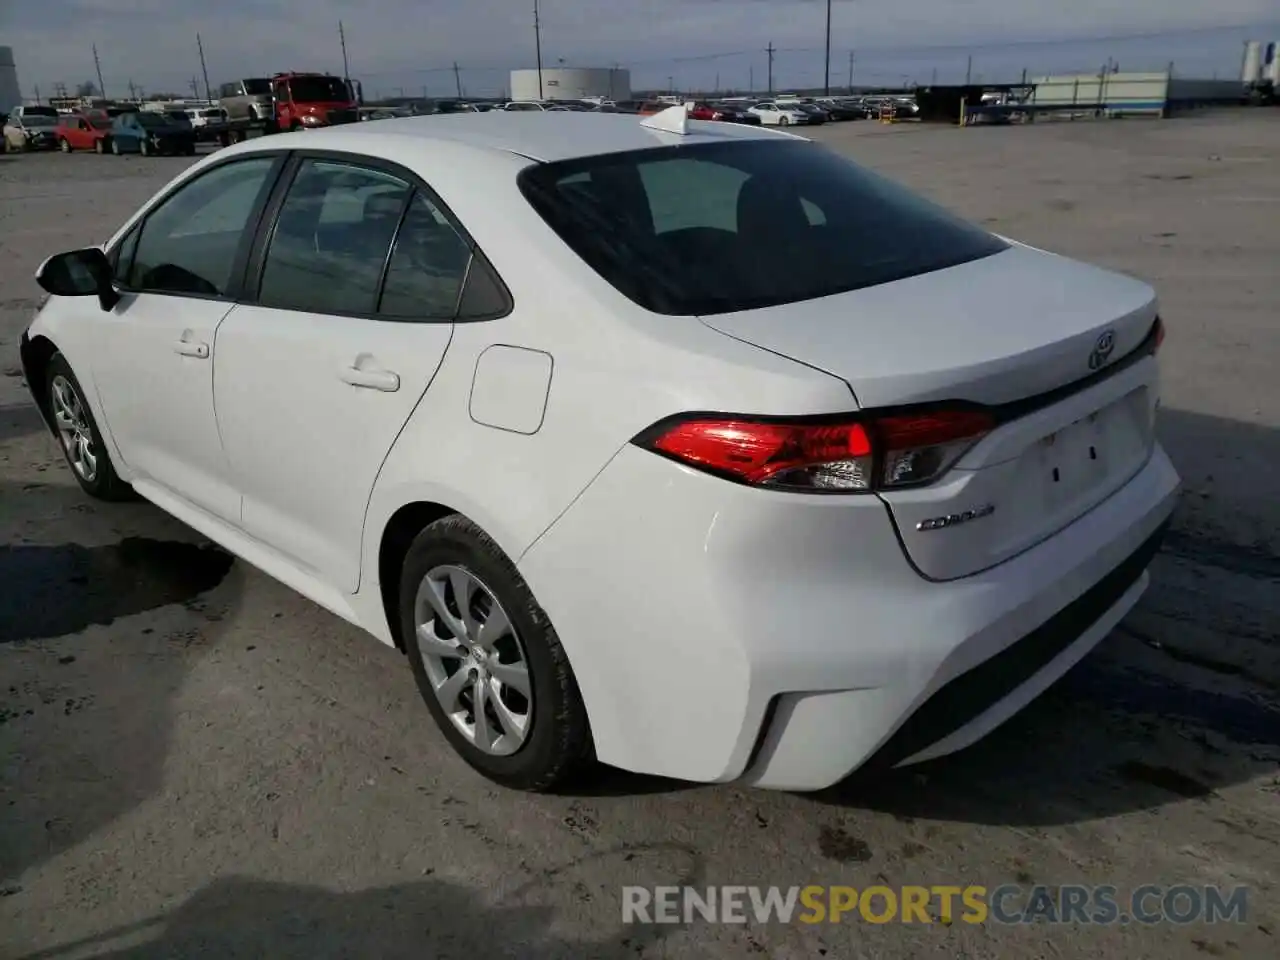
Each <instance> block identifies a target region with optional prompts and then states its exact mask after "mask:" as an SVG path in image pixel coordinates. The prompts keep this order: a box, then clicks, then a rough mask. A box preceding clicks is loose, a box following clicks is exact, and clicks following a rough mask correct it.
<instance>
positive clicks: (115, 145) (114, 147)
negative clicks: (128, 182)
mask: <svg viewBox="0 0 1280 960" xmlns="http://www.w3.org/2000/svg"><path fill="white" fill-rule="evenodd" d="M111 152H112V153H114V154H115V155H116V156H117V157H118V156H120V141H119V140H115V139H113V140H112V141H111Z"/></svg>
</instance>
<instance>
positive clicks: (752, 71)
mask: <svg viewBox="0 0 1280 960" xmlns="http://www.w3.org/2000/svg"><path fill="white" fill-rule="evenodd" d="M1242 72H1243V71H1242ZM755 92H756V65H755V64H754V63H750V64H747V93H755Z"/></svg>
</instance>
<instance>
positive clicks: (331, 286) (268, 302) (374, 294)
mask: <svg viewBox="0 0 1280 960" xmlns="http://www.w3.org/2000/svg"><path fill="white" fill-rule="evenodd" d="M408 194H409V185H408V184H407V183H405V181H403V180H401V179H400V178H398V177H395V176H392V175H391V174H389V173H383V172H381V171H379V170H372V169H369V168H367V167H358V166H353V165H351V164H345V163H331V162H328V161H323V160H305V161H303V163H302V165H301V166H300V167H299V168H298V175H297V177H295V178H294V181H293V183H292V184H291V185H290V187H289V192H288V193H287V194H286V195H285V199H284V204H283V205H282V206H281V208H280V216H279V217H278V218H277V220H276V226H275V230H274V232H273V233H272V237H271V245H270V247H269V248H268V250H267V258H266V262H265V264H264V266H263V271H262V285H261V288H260V291H259V294H258V300H259V302H260V303H261V304H262V305H263V306H266V307H278V308H280V309H284V310H306V311H309V312H311V313H355V314H370V313H373V312H374V309H375V307H376V305H377V301H378V284H379V282H380V281H381V279H382V268H383V266H384V265H385V264H386V262H387V252H388V250H389V249H390V247H391V240H392V238H393V237H394V236H395V233H396V225H397V224H398V223H399V222H400V217H401V214H402V213H403V212H404V204H405V199H406V197H407V196H408Z"/></svg>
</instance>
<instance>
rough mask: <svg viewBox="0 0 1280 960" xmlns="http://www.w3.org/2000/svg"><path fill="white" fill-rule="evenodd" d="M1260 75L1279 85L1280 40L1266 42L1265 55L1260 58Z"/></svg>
mask: <svg viewBox="0 0 1280 960" xmlns="http://www.w3.org/2000/svg"><path fill="white" fill-rule="evenodd" d="M1262 76H1263V78H1264V79H1267V80H1270V81H1271V83H1272V84H1273V85H1274V86H1276V87H1280V40H1273V41H1272V42H1271V43H1268V44H1267V52H1266V55H1265V56H1264V57H1263V58H1262Z"/></svg>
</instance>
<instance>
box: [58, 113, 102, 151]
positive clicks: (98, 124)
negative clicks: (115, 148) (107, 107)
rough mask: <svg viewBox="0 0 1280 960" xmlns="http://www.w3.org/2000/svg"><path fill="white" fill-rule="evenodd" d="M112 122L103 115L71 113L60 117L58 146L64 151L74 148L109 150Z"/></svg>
mask: <svg viewBox="0 0 1280 960" xmlns="http://www.w3.org/2000/svg"><path fill="white" fill-rule="evenodd" d="M110 134H111V123H110V121H109V120H107V119H106V118H105V117H102V116H89V115H88V114H69V115H65V116H61V117H59V118H58V129H57V136H58V147H59V149H61V150H62V152H63V153H70V152H71V151H73V150H92V151H93V152H94V153H105V152H106V151H107V140H108V137H109V136H110Z"/></svg>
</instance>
